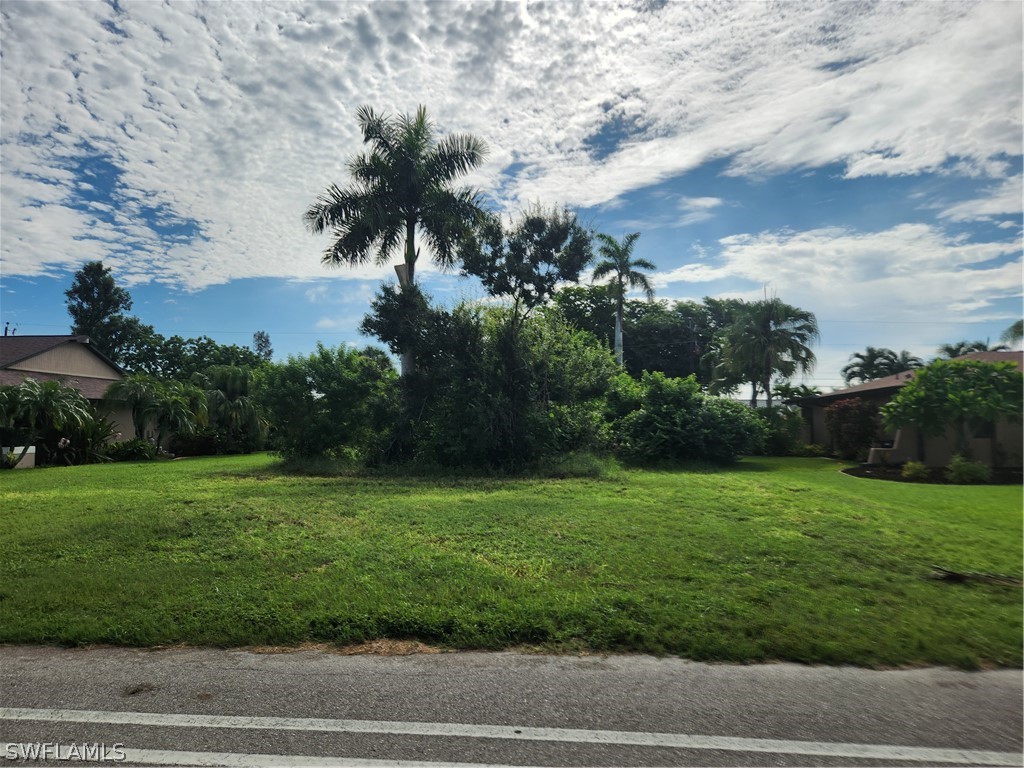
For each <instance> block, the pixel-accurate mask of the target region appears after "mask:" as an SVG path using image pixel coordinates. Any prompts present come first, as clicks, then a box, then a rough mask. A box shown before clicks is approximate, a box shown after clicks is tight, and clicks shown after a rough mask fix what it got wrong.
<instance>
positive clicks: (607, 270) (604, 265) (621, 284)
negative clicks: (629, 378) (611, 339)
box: [594, 232, 656, 367]
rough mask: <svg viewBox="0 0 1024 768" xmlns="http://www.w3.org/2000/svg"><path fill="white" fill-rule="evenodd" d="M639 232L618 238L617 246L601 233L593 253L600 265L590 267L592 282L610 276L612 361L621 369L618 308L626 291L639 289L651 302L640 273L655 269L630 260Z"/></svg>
mask: <svg viewBox="0 0 1024 768" xmlns="http://www.w3.org/2000/svg"><path fill="white" fill-rule="evenodd" d="M639 237H640V233H639V232H633V233H631V234H628V235H626V236H625V237H624V238H622V242H621V243H620V242H619V241H618V240H616V239H615V238H614V237H611V236H610V235H606V234H603V233H600V232H599V233H598V234H597V241H598V246H597V253H598V256H599V257H600V258H602V259H603V260H602V261H599V262H598V263H597V266H595V267H594V279H595V280H600V279H602V278H604V277H608V276H609V275H611V276H612V281H611V294H612V298H614V300H615V359H616V360H617V361H618V363H619V366H620V367H621V366H622V358H623V354H622V307H623V304H624V303H625V301H626V290H627V289H628V288H640V289H641V290H642V291H643V292H644V294H645V295H646V296H647V299H648V301H651V300H653V299H654V289H653V288H652V287H651V283H650V281H649V280H648V279H647V275H645V274H644V273H643V272H641V271H640V270H641V269H648V270H652V269H656V267H655V266H654V264H652V263H651V262H649V261H648V260H647V259H634V258H633V246H634V245H635V244H636V241H637V238H639Z"/></svg>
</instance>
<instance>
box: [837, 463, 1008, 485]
mask: <svg viewBox="0 0 1024 768" xmlns="http://www.w3.org/2000/svg"><path fill="white" fill-rule="evenodd" d="M902 471H903V468H902V467H897V466H879V467H870V466H868V465H866V464H861V465H860V466H859V467H850V468H849V469H844V470H843V472H844V473H845V474H847V475H853V476H854V477H866V478H869V479H871V480H892V481H894V482H897V483H913V482H917V483H935V484H938V485H954V483H951V482H949V480H947V479H946V470H945V469H944V468H942V467H934V468H932V469H929V470H928V479H927V480H906V479H904V478H903V476H902V475H901V474H900V472H902ZM1021 483H1024V473H1022V471H1021V470H1020V469H1014V468H1009V469H1006V468H1004V469H995V470H992V482H990V483H986V485H1021Z"/></svg>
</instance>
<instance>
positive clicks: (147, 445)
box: [106, 438, 156, 461]
mask: <svg viewBox="0 0 1024 768" xmlns="http://www.w3.org/2000/svg"><path fill="white" fill-rule="evenodd" d="M106 454H107V458H108V459H110V460H111V461H149V460H151V459H155V458H156V446H155V445H153V443H151V442H149V441H148V440H142V439H140V438H135V439H133V440H126V441H125V442H123V443H110V444H109V445H108V446H107V448H106Z"/></svg>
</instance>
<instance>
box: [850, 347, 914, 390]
mask: <svg viewBox="0 0 1024 768" xmlns="http://www.w3.org/2000/svg"><path fill="white" fill-rule="evenodd" d="M923 365H924V361H923V360H922V359H921V358H919V357H917V356H915V355H912V354H910V353H909V352H908V351H907V350H905V349H904V350H902V351H900V352H899V353H896V352H893V351H892V350H891V349H886V348H885V347H868V348H867V349H866V350H864V351H863V352H854V353H853V354H852V355H850V362H849V363H847V365H845V366H844V367H843V370H842V374H843V380H844V381H846V383H847V384H852V383H853V382H855V381H860V382H866V381H874V380H875V379H881V378H884V377H886V376H893V375H895V374H897V373H903V372H904V371H910V370H914V369H916V368H920V367H921V366H923Z"/></svg>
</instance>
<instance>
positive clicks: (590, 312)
mask: <svg viewBox="0 0 1024 768" xmlns="http://www.w3.org/2000/svg"><path fill="white" fill-rule="evenodd" d="M552 298H553V300H554V302H553V303H554V305H555V306H556V307H558V311H559V312H561V313H562V317H564V318H565V320H566V322H568V323H569V324H570V325H571V326H573V327H574V328H576V329H578V330H581V331H589V332H590V333H592V334H593V335H594V336H595V338H597V339H600V340H601V341H602V342H604V343H605V344H607V345H608V346H609V347H611V346H612V344H613V343H614V341H615V339H614V335H613V334H614V327H615V302H614V301H613V300H612V297H611V287H610V286H607V285H568V286H565V287H564V288H561V289H559V290H558V291H557V292H556V293H555V295H554V296H553V297H552Z"/></svg>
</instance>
